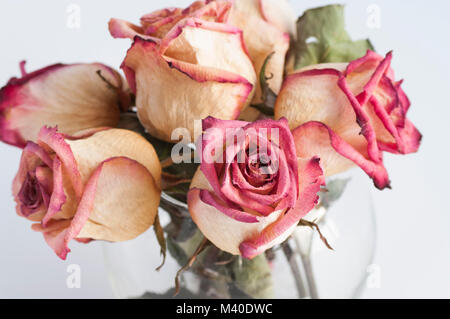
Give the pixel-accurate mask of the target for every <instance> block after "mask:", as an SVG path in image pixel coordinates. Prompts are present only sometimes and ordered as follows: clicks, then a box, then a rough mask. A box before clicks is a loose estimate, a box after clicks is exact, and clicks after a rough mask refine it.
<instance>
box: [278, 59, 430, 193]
mask: <svg viewBox="0 0 450 319" xmlns="http://www.w3.org/2000/svg"><path fill="white" fill-rule="evenodd" d="M391 60H392V53H388V54H387V55H386V57H382V56H380V55H378V54H377V53H375V52H372V51H368V52H367V54H366V55H365V56H364V57H362V58H360V59H357V60H355V61H352V62H350V63H328V64H319V65H312V66H308V67H306V68H304V69H301V70H299V71H297V72H295V73H293V74H290V75H288V76H287V78H286V79H285V81H284V83H283V87H282V89H281V91H280V94H279V95H278V98H277V101H276V105H275V118H282V117H285V118H287V119H288V121H289V127H290V128H291V129H293V135H294V137H295V141H296V148H297V156H299V157H308V156H310V155H312V154H314V155H317V156H319V157H320V158H321V165H322V167H323V169H324V172H325V175H326V176H330V175H334V174H337V173H339V172H342V171H344V170H346V169H348V168H350V167H352V166H354V165H355V164H356V165H358V166H360V167H361V168H362V169H363V170H364V171H365V172H366V173H367V174H368V175H369V176H370V177H371V178H372V179H373V181H374V183H375V185H376V186H377V187H378V188H380V189H383V188H385V187H389V177H388V173H387V171H386V169H385V167H384V165H383V154H382V153H383V151H386V152H390V153H394V154H408V153H413V152H416V151H417V150H418V148H419V145H420V141H421V137H422V136H421V134H420V132H419V131H418V130H417V129H416V128H415V127H414V125H413V124H412V123H411V121H409V120H408V119H407V117H406V114H407V112H408V110H409V107H410V102H409V100H408V97H407V96H406V94H405V93H404V91H403V89H402V88H401V84H402V81H396V80H395V77H394V72H393V70H392V68H391Z"/></svg>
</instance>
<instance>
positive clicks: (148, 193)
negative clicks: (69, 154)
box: [34, 157, 160, 259]
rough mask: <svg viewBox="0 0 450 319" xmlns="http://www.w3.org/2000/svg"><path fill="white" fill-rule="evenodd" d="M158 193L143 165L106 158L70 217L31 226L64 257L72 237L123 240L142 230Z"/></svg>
mask: <svg viewBox="0 0 450 319" xmlns="http://www.w3.org/2000/svg"><path fill="white" fill-rule="evenodd" d="M159 196H160V189H159V187H158V186H157V185H156V182H155V180H154V178H153V176H152V175H151V173H150V172H149V171H148V170H147V169H146V168H145V167H144V166H143V165H141V164H139V163H138V162H136V161H134V160H131V159H129V158H125V157H115V158H110V159H108V160H106V161H104V162H103V163H101V164H100V165H99V166H98V167H97V169H96V170H95V171H94V172H93V174H92V176H91V177H90V179H89V181H88V182H87V184H86V187H85V190H84V193H83V197H82V199H81V201H80V203H79V206H78V209H77V212H76V214H75V216H74V217H73V219H72V220H71V221H70V220H64V221H60V222H59V223H58V221H57V222H55V221H52V223H49V225H48V226H47V227H38V226H34V229H35V230H36V231H42V232H43V233H44V237H45V239H46V241H47V243H48V244H49V245H50V246H51V247H52V248H53V249H54V251H55V253H56V254H57V255H58V256H59V257H60V258H61V259H66V256H67V254H68V253H69V252H70V249H69V248H68V244H69V242H70V241H71V240H72V239H74V238H76V237H79V238H81V239H86V238H90V239H101V240H109V241H123V240H128V239H132V238H134V237H136V236H138V235H139V234H141V233H142V232H144V231H145V230H146V229H148V227H150V226H151V225H152V224H153V222H154V220H155V216H156V214H157V208H158V205H159ZM68 224H70V225H68ZM64 227H67V228H64ZM61 229H62V230H61Z"/></svg>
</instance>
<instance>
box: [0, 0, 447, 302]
mask: <svg viewBox="0 0 450 319" xmlns="http://www.w3.org/2000/svg"><path fill="white" fill-rule="evenodd" d="M189 2H190V1H180V0H179V1H177V0H170V1H167V0H165V1H154V0H152V1H148V0H143V1H138V0H128V1H111V0H109V1H106V0H101V1H100V0H97V1H87V0H78V1H76V0H74V1H66V0H58V1H56V0H52V1H50V0H39V1H32V0H27V1H25V0H2V1H1V2H0V43H1V53H0V54H1V59H0V83H1V85H3V83H6V81H7V80H8V78H9V77H11V76H18V75H19V69H18V62H19V61H20V60H22V59H26V60H27V61H28V64H27V68H28V70H34V69H36V68H41V67H43V66H46V65H48V64H52V63H55V62H66V63H71V62H93V61H98V62H104V63H106V64H109V65H111V66H114V67H116V68H118V67H119V65H120V63H121V61H122V59H123V57H124V54H125V51H126V49H127V48H128V46H129V42H128V41H127V40H113V39H112V38H111V37H110V36H109V33H108V31H107V21H108V20H109V18H110V17H119V18H124V19H127V20H129V21H135V22H138V19H139V17H140V16H141V15H142V14H144V13H147V12H151V11H153V10H154V9H158V8H162V7H167V6H183V7H184V6H186V5H188V4H189ZM342 2H344V3H346V4H347V6H346V16H347V25H348V29H349V31H350V33H351V35H352V36H353V37H354V38H355V39H356V38H362V37H370V39H371V40H372V43H373V44H374V45H375V47H376V49H377V51H378V52H380V53H386V52H388V51H390V50H394V61H393V65H394V69H395V71H396V74H397V77H401V78H405V79H406V81H405V83H404V89H405V91H406V92H407V94H408V95H409V97H410V99H411V100H412V102H413V105H412V108H411V110H410V113H409V118H410V119H411V120H412V121H413V122H414V123H415V124H416V126H417V127H418V128H419V129H420V130H421V132H422V133H423V134H424V140H423V144H422V146H421V149H420V152H419V153H418V154H414V155H409V156H390V155H387V156H386V160H385V161H386V166H387V168H388V170H389V173H390V177H391V180H392V181H393V190H386V191H383V192H378V191H374V198H375V205H376V209H377V227H378V239H377V249H376V256H375V262H376V263H377V264H378V265H379V266H380V269H381V276H382V277H381V287H380V288H378V289H367V290H366V291H365V292H364V294H363V297H367V298H431V297H438V298H441V297H446V298H449V297H450V272H449V270H450V255H449V253H450V214H449V213H450V212H449V208H448V203H449V200H450V194H449V190H450V187H449V183H450V178H449V177H450V176H449V172H448V169H449V155H450V151H449V137H450V134H449V118H450V104H449V93H450V86H449V84H450V83H449V80H448V78H449V74H450V62H449V59H450V44H449V40H448V39H449V38H448V32H449V31H450V19H449V11H450V5H449V4H450V2H448V1H443V0H442V1H437V0H435V1H430V0H428V1H424V0H421V1H412V0H409V1H400V0H397V1H392V0H390V1H387V0H386V1H361V0H358V1H356V0H354V1H342ZM291 3H292V5H293V7H294V9H295V11H296V12H297V13H298V14H299V15H300V14H301V13H302V12H303V10H304V9H306V8H310V7H315V6H319V5H324V4H330V3H332V2H329V1H317V0H316V1H312V0H310V1H306V0H291ZM70 4H76V5H79V8H80V9H81V27H80V28H79V29H70V28H68V27H67V19H68V15H69V14H68V13H67V9H68V8H69V5H70ZM371 4H376V5H378V6H379V8H380V9H381V11H380V13H381V28H379V29H371V28H369V27H368V26H367V19H368V13H367V8H368V7H369V5H371ZM0 154H1V164H2V165H1V168H0V174H1V178H0V208H1V209H0V214H1V216H0V225H1V228H0V297H3V298H5V297H26V298H30V297H31V298H36V297H38V298H79V297H85V298H105V297H112V292H111V290H110V288H109V284H108V281H107V278H106V275H105V273H104V266H103V255H102V250H101V245H100V244H99V243H93V244H89V245H80V244H75V243H73V244H72V245H71V248H72V253H71V254H69V257H68V260H67V261H66V262H62V261H60V260H59V259H58V258H57V257H56V256H55V255H54V254H53V252H52V251H51V249H50V248H48V247H47V246H46V244H45V243H44V240H43V238H42V237H41V235H40V234H37V233H33V232H32V231H31V230H30V229H29V226H30V225H29V222H27V221H26V220H22V219H20V218H18V217H17V216H16V215H15V210H14V204H13V200H12V198H11V195H10V193H11V191H10V184H11V181H12V179H13V176H14V174H15V172H16V170H17V167H18V163H19V157H20V151H19V150H18V149H16V148H13V147H10V146H6V145H3V144H1V145H0ZM69 264H78V265H80V266H81V269H82V286H81V288H80V289H68V288H67V287H66V277H67V275H68V273H67V272H66V269H67V266H68V265H69Z"/></svg>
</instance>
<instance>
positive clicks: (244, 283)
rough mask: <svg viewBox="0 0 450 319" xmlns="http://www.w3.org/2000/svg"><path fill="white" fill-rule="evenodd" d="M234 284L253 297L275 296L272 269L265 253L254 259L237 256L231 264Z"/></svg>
mask: <svg viewBox="0 0 450 319" xmlns="http://www.w3.org/2000/svg"><path fill="white" fill-rule="evenodd" d="M231 270H232V276H233V277H234V285H235V286H236V287H237V288H238V289H239V290H241V291H242V292H243V293H245V294H246V295H248V296H250V297H252V298H257V299H259V298H273V297H274V291H273V282H272V271H271V269H270V266H269V262H268V261H267V259H266V257H265V256H264V254H263V255H259V256H256V257H255V258H253V259H252V260H248V259H244V258H241V257H240V258H237V259H236V260H235V261H233V263H232V264H231Z"/></svg>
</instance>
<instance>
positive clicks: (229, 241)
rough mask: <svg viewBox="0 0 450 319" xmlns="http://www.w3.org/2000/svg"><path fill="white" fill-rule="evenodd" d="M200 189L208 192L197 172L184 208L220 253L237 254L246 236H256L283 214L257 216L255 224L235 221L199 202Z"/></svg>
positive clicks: (204, 181) (204, 179)
mask: <svg viewBox="0 0 450 319" xmlns="http://www.w3.org/2000/svg"><path fill="white" fill-rule="evenodd" d="M200 189H204V190H206V191H210V192H211V191H212V187H211V185H210V184H209V183H208V180H207V179H206V178H205V176H204V175H203V173H202V171H200V170H198V171H197V173H196V174H195V175H194V178H193V180H192V184H191V190H190V191H189V192H188V206H189V212H190V213H191V216H192V219H193V220H194V222H195V223H196V225H197V226H198V227H199V229H200V231H201V232H202V233H203V235H204V236H205V237H206V238H208V239H209V240H210V241H211V242H212V243H213V244H214V245H216V246H217V247H218V248H220V249H221V250H223V251H226V252H228V253H230V254H233V255H239V254H240V251H239V245H240V243H241V242H242V241H244V240H245V239H246V238H247V237H248V236H255V235H256V234H259V233H260V232H261V231H262V230H263V229H264V227H265V226H267V225H269V224H270V223H272V222H273V221H275V220H276V219H277V218H278V217H279V216H280V215H281V214H282V213H283V211H282V210H280V211H275V212H273V213H272V214H270V215H269V216H267V217H258V222H242V221H238V220H236V219H234V218H231V217H230V216H227V215H226V214H224V213H223V212H222V211H219V210H218V209H216V208H215V207H214V206H211V205H208V204H206V203H205V202H204V201H202V200H201V198H200ZM243 213H245V212H243Z"/></svg>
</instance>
